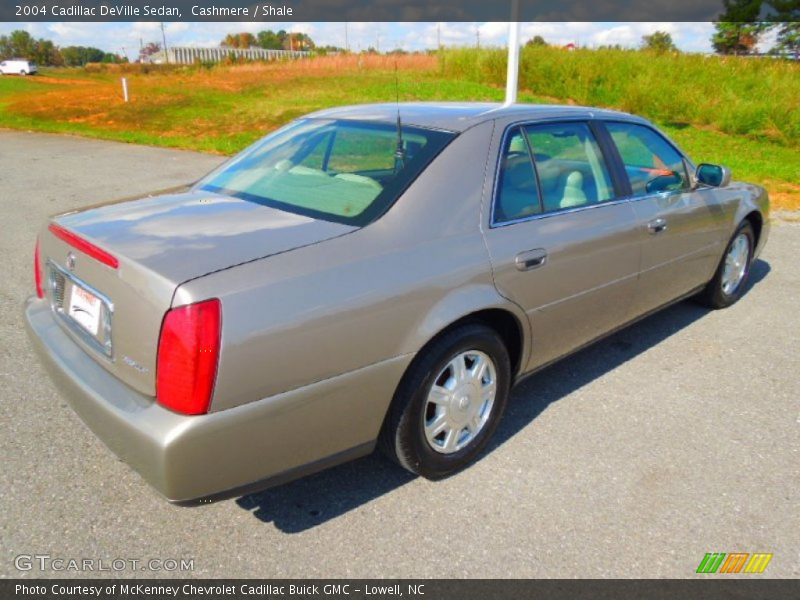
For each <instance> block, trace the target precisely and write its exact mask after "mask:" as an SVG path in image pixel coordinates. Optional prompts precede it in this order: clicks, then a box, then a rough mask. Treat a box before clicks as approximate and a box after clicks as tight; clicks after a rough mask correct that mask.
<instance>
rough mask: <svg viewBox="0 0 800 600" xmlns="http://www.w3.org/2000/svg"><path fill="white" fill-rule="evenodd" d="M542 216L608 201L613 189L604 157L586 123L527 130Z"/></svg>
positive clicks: (560, 124) (542, 126) (553, 125)
mask: <svg viewBox="0 0 800 600" xmlns="http://www.w3.org/2000/svg"><path fill="white" fill-rule="evenodd" d="M525 131H526V133H527V136H528V142H529V143H530V147H531V150H532V151H533V157H534V163H535V164H536V172H537V174H538V175H539V185H540V188H541V194H542V200H543V203H544V210H545V212H550V211H556V210H561V209H565V208H574V207H578V206H584V205H588V204H597V203H599V202H605V201H606V200H611V199H612V198H613V197H614V188H613V185H612V183H611V176H610V174H609V171H608V168H607V167H606V163H605V159H604V158H603V153H602V152H601V151H600V147H599V145H598V144H597V140H595V138H594V134H593V133H592V131H591V129H589V126H588V125H587V124H586V123H581V122H573V123H549V124H546V125H535V126H532V127H526V128H525Z"/></svg>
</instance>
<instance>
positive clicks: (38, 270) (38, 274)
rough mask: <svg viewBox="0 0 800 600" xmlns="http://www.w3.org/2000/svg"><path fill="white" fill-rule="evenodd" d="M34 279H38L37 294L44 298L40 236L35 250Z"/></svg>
mask: <svg viewBox="0 0 800 600" xmlns="http://www.w3.org/2000/svg"><path fill="white" fill-rule="evenodd" d="M33 279H34V280H35V281H36V295H37V296H39V298H44V289H42V260H41V258H39V238H36V250H34V251H33Z"/></svg>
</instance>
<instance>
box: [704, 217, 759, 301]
mask: <svg viewBox="0 0 800 600" xmlns="http://www.w3.org/2000/svg"><path fill="white" fill-rule="evenodd" d="M754 249H755V234H754V233H753V226H752V225H751V224H750V221H743V222H742V223H741V225H739V227H738V228H737V229H736V232H735V233H734V234H733V237H731V240H730V242H728V247H727V248H725V254H724V255H723V257H722V260H721V261H720V263H719V266H718V267H717V271H716V273H714V278H713V279H712V280H711V281H709V282H708V285H706V287H705V289H704V290H703V291H702V292H701V293H700V294H699V296H698V299H699V300H700V301H701V302H702V303H703V304H705V305H706V306H708V307H709V308H726V307H728V306H730V305H731V304H733V303H734V302H736V301H737V300H738V299H739V298H740V297H741V295H742V293H743V292H744V288H745V287H747V279H748V277H749V276H750V265H751V264H752V262H753V251H754Z"/></svg>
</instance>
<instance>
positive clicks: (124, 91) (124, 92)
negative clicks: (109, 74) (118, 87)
mask: <svg viewBox="0 0 800 600" xmlns="http://www.w3.org/2000/svg"><path fill="white" fill-rule="evenodd" d="M122 96H123V97H124V98H125V102H127V101H128V80H127V79H125V78H124V77H123V78H122Z"/></svg>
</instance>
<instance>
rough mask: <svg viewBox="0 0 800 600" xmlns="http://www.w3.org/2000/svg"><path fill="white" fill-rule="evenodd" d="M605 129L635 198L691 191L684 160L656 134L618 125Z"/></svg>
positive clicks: (647, 130) (633, 126)
mask: <svg viewBox="0 0 800 600" xmlns="http://www.w3.org/2000/svg"><path fill="white" fill-rule="evenodd" d="M606 128H607V129H608V133H609V134H610V135H611V139H612V140H613V141H614V144H615V145H616V147H617V150H618V151H619V154H620V156H621V157H622V162H623V164H624V165H625V171H626V173H627V174H628V179H629V180H630V182H631V188H632V190H633V195H634V196H645V195H647V194H652V193H656V192H668V191H675V190H687V189H689V188H690V187H691V183H690V181H689V177H688V175H687V173H686V165H685V164H684V162H683V157H682V156H681V154H680V153H679V152H678V151H677V150H676V149H675V148H674V147H673V146H672V144H670V143H669V142H668V141H667V140H666V139H664V137H662V136H661V135H659V134H658V133H657V132H656V131H654V130H652V129H651V128H649V127H645V126H644V125H637V124H635V123H621V122H610V123H606Z"/></svg>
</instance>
